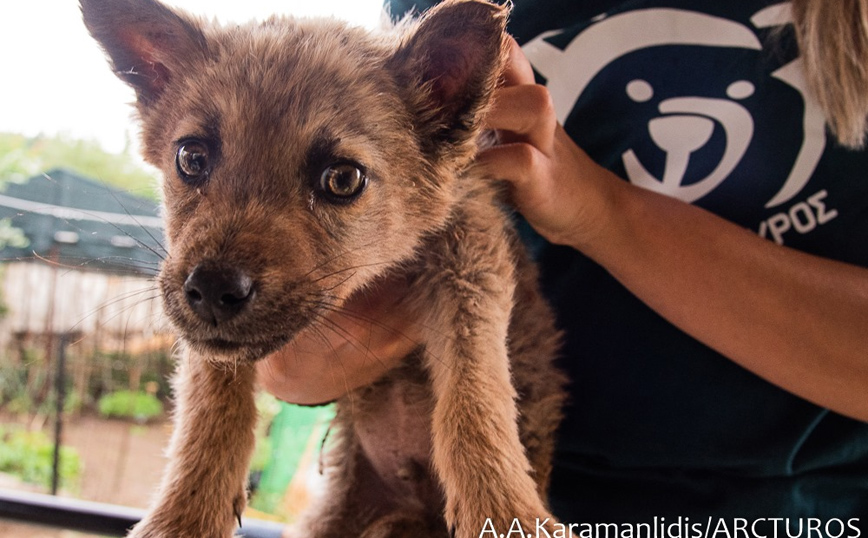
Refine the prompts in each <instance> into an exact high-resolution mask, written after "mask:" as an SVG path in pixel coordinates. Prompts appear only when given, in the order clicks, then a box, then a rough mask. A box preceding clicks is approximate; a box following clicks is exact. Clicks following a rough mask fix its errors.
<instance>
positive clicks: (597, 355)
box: [391, 0, 868, 536]
mask: <svg viewBox="0 0 868 538" xmlns="http://www.w3.org/2000/svg"><path fill="white" fill-rule="evenodd" d="M432 3H433V2H432ZM513 4H514V10H513V14H512V17H511V22H510V31H511V32H512V33H513V35H514V36H516V38H517V39H518V41H519V43H521V44H522V47H523V49H524V51H525V54H526V55H527V56H528V58H529V59H530V61H531V63H532V64H533V66H534V69H535V71H536V72H537V75H538V77H539V81H540V82H542V83H545V84H546V85H547V86H548V88H549V91H550V92H551V94H552V97H553V100H554V102H555V108H556V111H557V114H558V117H559V120H560V121H561V122H562V123H563V124H564V127H565V128H566V130H567V132H568V133H569V134H570V135H571V136H572V137H573V139H574V140H575V141H576V142H577V143H578V145H579V146H581V147H582V148H584V149H585V150H586V151H587V152H588V153H589V154H590V155H591V157H592V158H593V159H594V160H595V161H597V162H598V163H600V164H602V165H603V166H605V167H607V168H609V169H610V170H612V171H614V172H615V173H616V174H617V175H619V176H620V177H621V178H623V179H624V180H625V181H631V182H632V183H634V184H636V185H639V186H642V187H644V188H647V189H651V190H655V191H657V192H661V193H664V194H667V195H669V196H673V197H675V198H679V199H681V200H684V201H685V202H688V203H692V204H695V205H697V206H699V207H702V208H705V209H707V210H709V211H711V212H713V213H716V214H718V215H720V216H722V217H724V218H726V219H728V220H730V221H732V222H735V223H737V224H739V225H741V226H743V227H745V228H748V229H750V230H753V231H754V232H756V233H757V234H758V235H760V236H761V237H764V238H766V239H768V240H769V241H775V242H777V243H779V244H782V245H786V246H789V247H792V248H795V249H799V250H802V251H805V252H810V253H813V254H817V255H820V256H823V257H827V258H832V259H836V260H840V261H844V262H847V263H852V264H857V265H860V266H868V177H866V176H868V152H865V151H852V150H848V149H845V148H842V147H841V146H839V145H838V144H837V143H836V141H835V139H834V137H832V136H831V135H829V134H828V132H827V130H826V128H825V125H824V120H823V117H822V114H821V113H820V111H819V110H818V109H817V107H816V106H815V105H814V104H813V102H812V101H811V99H810V97H809V96H808V95H807V90H806V87H805V84H804V80H803V75H802V71H801V64H800V60H799V57H798V51H797V49H796V46H795V43H794V38H793V34H792V28H791V25H790V14H789V10H788V5H787V4H779V3H776V2H769V1H767V0H736V1H729V2H716V1H712V0H696V1H689V0H681V1H678V0H669V1H666V0H620V1H617V0H608V1H603V0H588V1H584V2H582V1H567V0H537V1H534V0H514V2H513ZM391 5H392V12H393V15H400V14H402V13H404V12H405V11H406V9H407V8H408V7H409V6H410V5H415V6H417V7H418V8H424V5H425V4H424V2H405V1H401V0H394V1H393V2H391ZM529 243H530V244H531V246H532V247H533V249H534V251H535V254H536V257H537V259H538V262H539V263H540V265H541V269H542V279H543V285H544V288H545V290H546V293H547V295H548V297H549V299H550V300H551V302H552V304H553V305H554V307H555V309H556V311H557V314H558V319H559V322H560V324H561V326H562V327H563V328H564V329H566V333H567V341H566V346H565V349H564V357H563V360H562V362H561V364H562V366H563V367H564V369H565V370H566V371H567V372H568V373H569V374H570V379H571V386H570V395H571V403H570V407H569V408H568V410H567V418H566V420H565V421H564V424H563V426H562V427H561V429H560V433H559V441H558V451H557V461H556V469H555V472H554V474H553V482H552V487H551V492H550V497H551V502H552V507H553V509H554V512H555V514H556V515H558V516H559V517H560V518H561V520H563V521H576V522H613V523H619V522H646V521H651V520H652V519H653V518H654V517H658V518H660V517H667V518H677V517H679V516H682V517H690V518H692V519H693V520H694V521H696V520H705V518H708V517H729V518H733V517H735V518H747V519H749V520H751V521H754V520H759V519H762V518H786V517H789V518H821V519H823V520H824V521H825V520H829V519H834V518H840V519H841V520H843V521H845V522H849V521H850V520H851V519H852V518H860V520H859V521H858V522H856V523H855V525H858V527H859V528H860V529H861V528H863V527H864V526H866V525H868V425H866V424H865V423H862V422H859V421H855V420H851V419H848V418H845V417H842V416H839V415H837V414H835V413H832V412H829V411H827V410H825V409H822V408H819V407H817V406H815V405H813V404H811V403H808V402H806V401H804V400H802V399H800V398H798V397H796V396H793V395H791V394H789V393H787V392H785V391H783V390H781V389H779V388H777V387H775V386H772V385H771V384H769V383H767V382H766V381H764V380H762V379H760V378H759V377H757V376H755V375H754V374H752V373H750V372H748V371H746V370H744V369H742V368H741V367H739V366H738V365H736V364H734V363H733V362H731V361H729V360H728V359H726V358H725V357H723V356H721V355H719V354H718V353H716V352H715V351H713V350H711V349H709V348H708V347H706V346H705V345H703V344H701V343H700V342H698V341H696V340H694V339H693V338H691V337H690V336H688V335H686V334H684V333H683V332H681V331H680V330H679V329H677V328H675V327H674V326H672V325H671V324H669V323H668V322H667V321H665V320H664V319H662V318H661V317H660V316H658V315H657V314H656V313H655V312H653V311H652V310H650V309H649V308H648V307H646V306H645V305H644V304H643V303H641V302H640V301H639V300H637V299H636V298H635V297H634V296H633V295H632V294H631V293H630V292H629V291H627V290H626V289H624V288H623V287H622V286H621V285H620V284H619V283H618V282H616V281H615V280H614V279H613V278H612V277H611V276H610V275H609V274H608V273H607V272H606V271H605V270H604V269H603V268H601V267H600V266H598V265H596V264H595V263H593V262H591V261H590V260H588V259H587V258H586V257H584V256H583V255H582V254H580V253H579V252H576V251H575V250H573V249H569V248H564V247H558V246H554V245H550V244H547V243H545V242H544V241H543V240H541V238H539V237H531V238H529ZM661 278H666V276H665V275H661ZM732 337H733V338H738V337H739V335H737V334H733V335H732ZM866 360H868V350H866ZM866 397H868V390H866ZM861 518H864V519H865V521H863V520H862V519H861ZM670 521H672V519H670ZM793 521H794V522H795V521H797V520H796V519H794V520H793ZM773 524H774V523H763V524H761V525H759V526H758V527H757V529H759V530H761V529H763V528H768V526H770V525H773ZM778 525H779V529H783V526H784V525H786V523H784V522H781V523H779V524H778ZM790 529H791V532H793V533H794V532H796V531H797V530H798V526H797V523H791V524H790ZM844 530H845V531H848V532H849V534H848V532H845V533H844V534H843V535H844V536H847V535H850V536H852V535H853V533H854V531H853V530H852V527H848V526H847V525H845V527H844ZM779 532H781V533H782V532H783V530H780V531H779ZM830 532H832V533H833V534H834V531H830Z"/></svg>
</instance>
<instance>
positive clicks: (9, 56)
mask: <svg viewBox="0 0 868 538" xmlns="http://www.w3.org/2000/svg"><path fill="white" fill-rule="evenodd" d="M166 3H168V4H170V5H173V6H177V7H180V8H183V9H186V10H188V11H191V12H194V13H197V14H202V15H206V16H208V17H210V18H217V19H218V20H219V21H221V22H229V21H247V20H250V19H264V18H267V17H268V16H270V15H272V14H275V13H282V14H291V15H296V16H334V17H337V18H341V19H345V20H348V21H350V22H352V23H354V24H357V25H360V26H365V27H368V28H374V27H376V26H377V25H378V24H379V21H380V17H381V0H317V1H316V2H311V1H310V0H245V1H244V2H237V1H223V0H168V1H167V2H166ZM0 73H2V77H0V489H6V490H16V491H24V492H37V493H51V494H56V495H60V496H63V497H68V498H76V499H83V500H88V501H96V502H103V503H112V504H121V505H125V506H130V507H136V508H144V507H146V506H147V503H148V501H149V500H150V498H151V494H152V492H153V491H154V489H155V487H156V484H157V482H158V481H159V477H160V473H161V470H162V467H163V465H164V463H165V459H164V456H163V454H164V448H165V446H166V443H167V441H168V438H169V435H170V433H171V424H170V422H169V414H170V412H171V401H172V394H171V387H170V384H169V379H170V377H171V374H172V372H173V369H174V366H173V361H172V352H173V351H172V350H173V345H174V339H173V337H172V334H171V332H170V331H169V330H168V327H167V325H166V323H165V321H164V320H163V318H162V315H161V312H160V305H159V299H158V293H157V291H156V288H155V285H154V282H153V276H154V274H155V272H156V270H157V267H158V264H159V261H160V257H161V249H162V247H161V243H162V223H161V220H160V216H159V215H160V212H159V195H158V188H157V181H158V179H157V176H156V173H155V171H154V170H153V169H151V168H149V167H148V166H147V165H145V164H144V163H143V162H142V160H141V159H140V158H139V156H138V153H137V150H138V130H137V127H136V126H135V125H134V124H133V123H132V121H131V119H130V118H131V107H130V106H129V103H130V102H132V100H133V92H132V90H130V89H129V88H128V87H127V86H125V85H124V84H123V83H121V82H120V81H119V80H118V79H117V78H115V77H114V75H112V73H111V72H110V69H109V68H108V65H107V63H106V61H105V58H104V56H103V54H102V52H101V51H100V50H99V49H98V47H97V46H96V44H95V42H94V41H93V40H92V39H91V38H90V37H89V36H88V35H87V32H86V30H85V28H84V25H83V24H82V22H81V17H80V13H79V9H78V5H77V2H76V1H75V0H28V1H21V0H19V1H6V2H2V3H0ZM258 406H259V409H260V414H261V417H262V419H261V420H260V423H259V428H258V434H257V437H258V441H257V451H256V455H255V457H254V463H253V466H252V469H251V485H252V487H253V497H252V501H251V503H250V508H249V513H248V514H247V516H248V517H250V516H252V517H256V518H262V519H273V520H275V521H292V519H293V518H294V517H295V516H296V515H297V514H298V513H299V511H300V510H302V509H303V508H304V506H305V505H306V503H307V502H308V499H309V498H310V496H311V495H313V494H315V493H316V488H317V484H318V476H319V475H318V472H317V468H316V462H317V459H318V456H319V450H320V445H321V442H322V439H323V436H324V435H325V432H326V429H327V427H328V423H329V420H330V418H331V413H332V410H331V409H330V408H328V407H325V408H314V409H308V408H298V407H294V406H290V405H288V404H284V403H280V402H278V401H276V400H275V399H274V398H272V397H271V396H269V395H267V394H264V393H263V394H260V395H259V397H258ZM58 439H59V440H60V445H59V447H60V448H59V450H57V451H55V446H56V442H57V440H58ZM55 454H56V456H55ZM278 454H279V456H278ZM0 536H9V537H17V536H27V537H37V538H60V537H64V538H73V537H78V538H84V537H88V536H91V535H87V534H81V533H76V532H72V531H65V530H56V529H48V528H39V527H25V526H23V525H20V524H17V523H13V522H10V521H4V520H2V519H0Z"/></svg>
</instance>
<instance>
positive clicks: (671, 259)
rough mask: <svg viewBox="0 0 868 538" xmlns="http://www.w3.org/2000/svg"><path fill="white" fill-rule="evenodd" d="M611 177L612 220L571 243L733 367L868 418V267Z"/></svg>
mask: <svg viewBox="0 0 868 538" xmlns="http://www.w3.org/2000/svg"><path fill="white" fill-rule="evenodd" d="M598 171H600V172H599V173H603V174H607V173H608V172H606V171H604V170H602V169H598ZM611 180H612V181H617V185H618V186H617V187H613V189H612V192H614V193H615V194H614V199H615V203H614V205H613V207H615V208H616V209H615V210H614V211H613V212H612V214H611V218H609V219H607V220H606V226H605V227H603V228H601V232H600V233H597V234H595V235H594V236H593V240H592V241H590V242H589V241H588V238H587V237H584V236H586V235H587V234H583V235H584V236H583V237H581V238H578V237H577V241H576V244H574V245H573V246H575V247H577V248H579V249H580V250H582V251H583V252H584V253H586V254H587V255H589V256H590V257H592V258H593V259H595V260H596V261H597V262H598V263H600V264H601V265H603V266H604V267H605V268H606V269H607V270H608V271H609V272H610V273H611V274H612V275H613V276H614V277H615V278H617V279H618V280H619V281H620V282H622V283H623V284H624V285H625V286H626V287H627V288H628V289H630V290H631V291H632V292H633V293H634V294H635V295H636V296H637V297H639V298H640V299H641V300H642V301H643V302H645V303H646V304H648V305H649V306H650V307H651V308H652V309H654V310H655V311H656V312H658V313H659V314H661V315H662V316H663V317H665V318H666V319H668V320H669V321H670V322H672V323H673V324H675V325H676V326H678V327H679V328H681V329H682V330H684V331H685V332H687V333H688V334H690V335H692V336H693V337H695V338H697V339H698V340H700V341H701V342H703V343H705V344H706V345H708V346H710V347H712V348H714V349H716V350H717V351H719V352H720V353H722V354H723V355H725V356H727V357H729V358H730V359H732V360H733V361H735V362H737V363H738V364H740V365H742V366H744V367H745V368H747V369H749V370H751V371H753V372H755V373H756V374H758V375H760V376H761V377H763V378H765V379H767V380H768V381H770V382H772V383H774V384H775V385H778V386H780V387H782V388H784V389H785V390H788V391H790V392H792V393H794V394H796V395H799V396H801V397H803V398H805V399H807V400H809V401H812V402H814V403H817V404H819V405H822V406H825V407H829V408H831V409H833V410H835V411H838V412H840V413H843V414H846V415H849V416H852V417H856V418H859V419H861V420H866V421H868V398H866V397H865V395H866V393H868V269H865V268H861V267H856V266H852V265H847V264H843V263H838V262H834V261H831V260H827V259H823V258H819V257H815V256H811V255H808V254H804V253H801V252H799V251H796V250H793V249H789V248H785V247H780V246H778V245H777V244H774V243H772V242H770V241H766V240H764V239H762V238H760V237H759V236H757V235H756V234H754V233H752V232H750V231H748V230H745V229H742V228H740V227H738V226H736V225H734V224H732V223H730V222H727V221H725V220H723V219H721V218H719V217H717V216H715V215H713V214H711V213H709V212H707V211H704V210H702V209H700V208H697V207H694V206H690V205H688V204H685V203H682V202H680V201H677V200H673V199H671V198H668V197H665V196H662V195H659V194H655V193H652V192H648V191H645V190H642V189H639V188H636V187H633V186H632V185H630V184H627V183H624V182H621V181H619V180H616V179H615V178H614V177H612V178H611ZM610 185H615V184H614V183H613V184H610Z"/></svg>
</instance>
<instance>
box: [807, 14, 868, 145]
mask: <svg viewBox="0 0 868 538" xmlns="http://www.w3.org/2000/svg"><path fill="white" fill-rule="evenodd" d="M792 7H793V18H794V21H795V28H796V38H797V40H798V43H799V49H800V51H801V55H802V58H803V61H804V65H805V76H806V78H807V81H808V86H809V88H810V90H811V91H812V93H813V96H814V98H815V99H816V101H817V102H818V103H819V105H820V107H821V108H822V110H823V112H824V113H825V115H826V121H827V123H828V125H829V128H830V129H831V131H832V133H834V134H835V136H836V137H837V139H838V141H839V142H840V143H841V144H843V145H845V146H848V147H851V148H862V147H864V146H865V143H866V131H868V0H792Z"/></svg>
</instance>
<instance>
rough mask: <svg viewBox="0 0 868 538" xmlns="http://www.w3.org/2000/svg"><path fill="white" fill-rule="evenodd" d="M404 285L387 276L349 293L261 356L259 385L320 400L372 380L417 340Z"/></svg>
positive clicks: (291, 398)
mask: <svg viewBox="0 0 868 538" xmlns="http://www.w3.org/2000/svg"><path fill="white" fill-rule="evenodd" d="M406 293H407V285H406V283H405V282H403V281H401V280H400V279H398V278H387V279H384V280H383V281H381V282H380V283H378V284H377V285H375V286H373V287H371V288H368V289H366V290H364V291H362V292H359V293H357V294H355V295H354V296H352V297H350V298H349V299H348V301H347V303H346V304H345V305H343V306H342V307H341V308H340V309H337V310H335V311H332V312H330V313H328V314H327V315H326V316H325V317H324V318H322V319H320V320H318V321H317V322H315V323H314V325H313V326H312V327H310V328H308V329H305V330H304V331H302V332H301V333H299V335H298V336H297V337H296V338H295V339H294V340H293V341H292V342H291V343H289V344H287V345H286V346H284V347H283V348H282V349H280V350H279V351H277V352H275V353H273V354H271V355H269V356H268V357H266V358H265V359H263V360H262V361H260V362H259V364H258V365H257V367H258V374H259V383H260V385H261V386H262V387H263V388H264V389H265V390H267V391H268V392H270V393H272V394H274V395H275V396H276V397H278V398H280V399H281V400H284V401H287V402H290V403H296V404H308V405H312V404H320V403H325V402H329V401H332V400H335V399H337V398H340V397H341V396H343V395H345V394H347V393H349V392H350V391H352V390H354V389H356V388H358V387H362V386H365V385H368V384H370V383H373V382H374V381H376V380H377V379H378V378H379V377H380V376H382V375H383V374H384V373H386V372H387V371H388V370H390V369H392V368H393V367H394V366H396V365H397V364H398V362H399V361H400V360H401V359H402V358H404V357H405V356H406V355H407V354H408V353H410V351H412V350H413V348H415V347H416V346H417V345H418V342H419V337H418V329H419V328H418V325H417V324H416V323H414V322H413V321H412V319H411V316H410V315H409V314H408V313H407V312H405V309H404V308H403V307H402V305H401V299H402V298H403V297H404V296H405V295H406Z"/></svg>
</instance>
